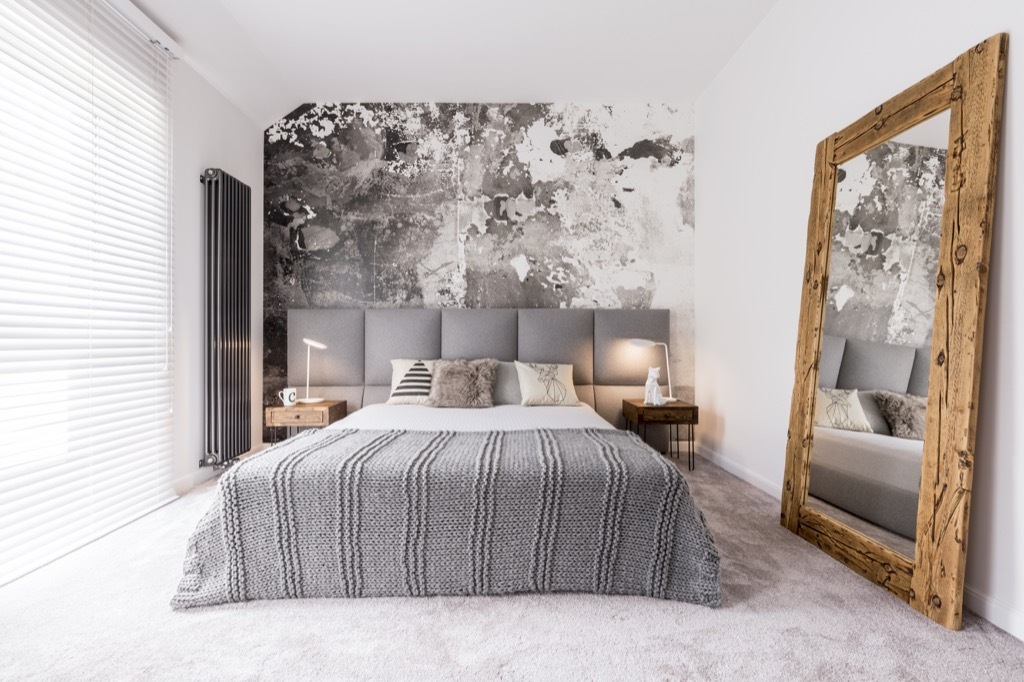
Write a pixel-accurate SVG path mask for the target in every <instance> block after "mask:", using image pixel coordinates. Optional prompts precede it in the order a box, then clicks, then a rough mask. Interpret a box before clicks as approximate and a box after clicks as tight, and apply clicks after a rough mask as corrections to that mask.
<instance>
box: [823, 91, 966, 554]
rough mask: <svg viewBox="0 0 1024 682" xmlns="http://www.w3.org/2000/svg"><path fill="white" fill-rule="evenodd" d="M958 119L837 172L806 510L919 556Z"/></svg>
mask: <svg viewBox="0 0 1024 682" xmlns="http://www.w3.org/2000/svg"><path fill="white" fill-rule="evenodd" d="M948 138H949V111H948V110H947V111H945V112H943V113H942V114H940V115H938V116H935V117H933V118H931V119H929V120H927V121H924V122H922V123H920V124H919V125H917V126H915V127H914V128H912V129H910V130H908V131H906V132H904V133H902V134H900V135H898V136H896V137H894V138H892V139H891V140H889V141H887V142H884V143H882V144H879V145H878V146H876V147H874V148H872V149H869V150H868V151H866V152H865V153H863V154H861V155H860V156H857V157H855V158H853V159H850V160H849V161H847V162H846V163H843V164H842V165H841V166H839V168H838V169H837V184H836V199H835V214H834V215H835V220H834V223H833V229H832V243H831V256H830V261H829V281H828V292H827V296H828V298H827V308H826V312H825V322H824V334H825V336H824V339H823V341H822V353H821V360H820V362H819V377H818V393H817V396H816V400H815V421H814V423H815V427H814V445H813V450H812V453H811V473H810V488H809V495H808V500H807V504H808V506H811V507H814V508H815V509H817V510H818V511H821V512H823V513H825V514H827V515H829V516H831V517H832V518H834V519H835V520H837V521H839V522H841V523H844V524H846V525H848V526H850V527H852V528H854V529H856V530H858V531H860V532H862V533H864V534H865V535H868V536H869V537H872V538H874V539H875V540H878V541H880V542H882V543H883V544H885V545H886V546H887V547H890V548H891V549H893V550H895V551H897V552H899V553H900V554H903V555H904V556H907V557H911V558H912V557H913V556H914V534H915V529H916V526H917V502H918V493H919V489H920V483H921V456H922V451H923V438H924V424H925V406H926V403H927V395H928V371H929V356H930V350H931V340H932V317H933V313H934V309H935V276H936V273H937V271H938V259H939V243H940V237H941V231H942V208H943V204H944V198H945V176H946V151H947V147H948Z"/></svg>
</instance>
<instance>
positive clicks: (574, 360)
mask: <svg viewBox="0 0 1024 682" xmlns="http://www.w3.org/2000/svg"><path fill="white" fill-rule="evenodd" d="M518 359H519V361H520V362H547V363H557V364H560V365H572V381H573V383H574V384H576V385H583V384H592V383H594V311H593V310H561V309H542V308H537V309H523V310H520V311H519V358H518Z"/></svg>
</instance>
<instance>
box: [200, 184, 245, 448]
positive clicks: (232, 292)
mask: <svg viewBox="0 0 1024 682" xmlns="http://www.w3.org/2000/svg"><path fill="white" fill-rule="evenodd" d="M200 181H201V182H202V183H203V188H204V191H205V205H206V206H205V207H206V211H205V223H206V225H205V233H206V242H205V245H206V248H205V260H206V286H205V291H206V306H205V308H206V311H205V312H206V315H205V322H206V330H205V339H206V345H205V351H206V352H205V356H206V357H205V361H204V365H205V367H204V372H205V375H206V376H205V384H204V388H205V390H204V415H205V431H206V455H205V457H204V458H203V460H202V462H201V463H200V464H201V465H225V464H229V463H230V462H231V461H232V460H234V459H235V458H236V457H238V456H239V455H241V454H244V453H246V452H248V451H249V449H250V448H251V447H252V404H251V402H252V401H251V398H250V395H251V378H250V376H249V367H250V363H249V353H250V345H251V344H250V340H251V339H250V329H251V325H250V318H251V313H250V296H251V291H252V289H251V286H250V278H251V273H250V269H251V266H250V241H251V236H250V235H251V226H250V219H251V216H250V206H251V203H250V194H251V190H250V188H249V186H248V185H245V184H243V183H242V182H240V181H238V180H237V179H235V178H233V177H231V176H230V175H228V174H227V173H225V172H224V171H222V170H219V169H217V168H209V169H207V170H206V172H205V173H203V176H202V178H200Z"/></svg>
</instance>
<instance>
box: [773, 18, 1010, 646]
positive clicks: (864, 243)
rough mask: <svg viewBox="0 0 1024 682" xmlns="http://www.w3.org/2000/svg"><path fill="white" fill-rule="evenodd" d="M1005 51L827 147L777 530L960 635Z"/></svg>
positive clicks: (996, 49)
mask: <svg viewBox="0 0 1024 682" xmlns="http://www.w3.org/2000/svg"><path fill="white" fill-rule="evenodd" d="M1006 48H1007V36H1006V35H1005V34H999V35H996V36H993V37H992V38H990V39H988V40H986V41H985V42H983V43H980V44H979V45H977V46H975V47H974V48H972V49H971V50H968V51H967V52H965V53H964V54H962V55H961V56H960V57H958V58H957V59H956V60H954V61H953V62H952V63H950V64H949V65H947V66H945V67H943V68H942V69H940V70H939V71H937V72H935V73H934V74H932V75H931V76H929V77H928V78H925V79H924V80H923V81H921V82H920V83H918V84H916V85H914V86H912V87H911V88H909V89H907V90H906V91H904V92H902V93H900V94H899V95H897V96H896V97H894V98H892V99H891V100H889V101H888V102H885V103H884V104H882V105H880V106H878V107H876V108H875V109H874V110H873V111H872V112H870V113H869V114H867V115H865V116H864V117H862V118H861V119H859V120H857V121H856V122H854V123H853V124H851V125H850V126H848V127H847V128H845V129H843V130H841V131H840V132H838V133H835V134H834V135H831V136H829V137H828V138H826V139H825V140H823V141H822V142H821V143H820V144H819V145H818V149H817V154H816V159H815V173H814V186H813V188H812V198H811V215H810V220H809V222H808V239H807V255H806V266H805V270H804V286H803V296H802V300H801V312H800V328H799V333H798V339H797V354H796V365H795V382H794V386H793V400H792V408H791V412H790V425H789V439H788V442H787V452H786V474H785V483H784V488H783V502H782V524H783V525H784V526H786V527H787V528H789V529H790V530H792V531H793V532H794V533H797V534H799V535H800V536H802V537H803V538H805V539H807V540H808V541H810V542H812V543H814V544H815V545H817V546H818V547H820V548H821V549H822V550H824V551H826V552H828V553H829V554H830V555H832V556H833V557H835V558H836V559H838V560H840V561H842V562H843V563H845V564H846V565H847V566H849V567H850V568H851V569H853V570H855V571H857V572H858V573H860V574H861V575H863V576H865V577H866V578H868V579H870V580H873V581H875V582H876V583H878V584H879V585H882V586H883V587H885V588H887V589H888V590H890V591H891V592H892V593H893V594H895V595H897V596H898V597H900V598H902V599H903V600H905V601H907V602H908V603H910V604H911V605H912V606H913V607H914V608H916V609H917V610H919V611H921V612H922V613H924V614H925V615H927V616H928V617H929V618H932V619H933V620H935V621H936V622H939V623H941V624H943V625H945V626H946V627H949V628H953V629H959V628H960V627H961V624H962V604H963V584H964V570H965V565H966V552H967V531H968V521H969V515H970V496H971V481H972V475H973V468H972V466H973V461H974V434H975V425H976V421H977V409H978V393H979V380H980V366H981V350H982V336H983V329H984V316H985V293H986V286H987V281H988V264H989V249H990V244H991V232H992V219H993V213H994V208H995V173H996V167H997V152H998V142H999V132H1000V123H1001V116H1002V99H1003V83H1004V73H1005V65H1006Z"/></svg>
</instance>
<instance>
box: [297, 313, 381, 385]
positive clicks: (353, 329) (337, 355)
mask: <svg viewBox="0 0 1024 682" xmlns="http://www.w3.org/2000/svg"><path fill="white" fill-rule="evenodd" d="M303 338H307V339H313V340H314V341H320V342H321V343H324V344H327V350H317V349H316V348H314V349H313V352H312V353H311V354H310V356H309V383H310V384H315V385H317V386H361V385H362V384H363V378H364V377H363V311H362V310H289V311H288V385H289V386H298V385H300V384H301V385H303V386H304V385H305V384H306V344H305V343H303V342H302V339H303Z"/></svg>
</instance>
